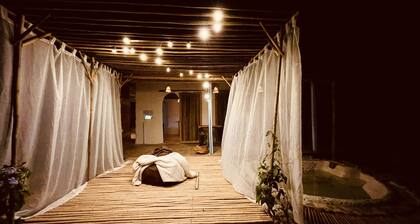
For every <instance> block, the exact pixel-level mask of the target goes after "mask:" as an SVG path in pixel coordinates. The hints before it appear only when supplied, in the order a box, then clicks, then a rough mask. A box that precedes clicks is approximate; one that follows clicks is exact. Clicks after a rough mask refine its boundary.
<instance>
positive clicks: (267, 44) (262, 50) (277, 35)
mask: <svg viewBox="0 0 420 224" xmlns="http://www.w3.org/2000/svg"><path fill="white" fill-rule="evenodd" d="M298 15H299V11H297V12H295V13H294V14H293V15H292V16H291V17H290V19H289V20H288V21H287V22H285V23H284V24H283V26H282V28H281V29H280V31H278V32H276V34H275V35H274V38H273V40H277V42H279V41H281V40H279V37H280V33H281V32H282V31H283V30H284V27H285V26H286V25H287V24H289V23H290V22H292V20H293V19H294V18H295V17H296V16H298ZM269 46H270V43H266V44H265V45H264V47H263V48H262V49H261V50H260V51H258V53H257V54H256V55H255V56H254V57H252V59H251V60H250V61H249V62H248V63H246V64H245V65H244V66H242V68H241V69H240V70H239V71H238V72H236V74H235V75H234V76H235V77H236V76H238V74H239V72H241V71H242V70H244V69H245V68H246V67H248V66H249V65H250V64H251V63H252V62H253V61H254V60H255V59H256V58H258V57H259V56H260V54H261V53H262V52H264V49H265V48H267V47H269Z"/></svg>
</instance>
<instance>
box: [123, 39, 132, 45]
mask: <svg viewBox="0 0 420 224" xmlns="http://www.w3.org/2000/svg"><path fill="white" fill-rule="evenodd" d="M122 41H123V43H124V44H130V43H131V40H130V38H128V37H124V38H123V39H122Z"/></svg>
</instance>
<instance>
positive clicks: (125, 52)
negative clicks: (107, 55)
mask: <svg viewBox="0 0 420 224" xmlns="http://www.w3.org/2000/svg"><path fill="white" fill-rule="evenodd" d="M122 50H123V53H124V54H128V53H129V52H130V50H129V49H128V47H123V49H122Z"/></svg>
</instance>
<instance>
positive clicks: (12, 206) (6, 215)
mask: <svg viewBox="0 0 420 224" xmlns="http://www.w3.org/2000/svg"><path fill="white" fill-rule="evenodd" d="M24 165H25V163H19V164H17V165H16V166H10V165H4V166H3V167H2V168H1V170H0V223H10V222H11V220H13V219H12V218H11V217H10V215H11V214H14V212H15V211H19V209H20V208H22V206H23V205H24V204H25V198H26V197H27V196H28V195H29V186H28V183H27V180H28V177H29V175H30V174H31V172H30V171H29V169H28V168H26V167H25V166H24ZM22 222H23V221H22V220H20V219H19V220H16V221H15V223H22Z"/></svg>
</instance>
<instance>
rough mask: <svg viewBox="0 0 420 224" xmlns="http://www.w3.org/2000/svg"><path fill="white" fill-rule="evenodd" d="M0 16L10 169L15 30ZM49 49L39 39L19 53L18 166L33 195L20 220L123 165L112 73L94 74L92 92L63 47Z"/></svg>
mask: <svg viewBox="0 0 420 224" xmlns="http://www.w3.org/2000/svg"><path fill="white" fill-rule="evenodd" d="M0 9H1V12H2V19H1V21H0V25H1V27H0V71H1V73H0V105H1V106H0V111H1V114H0V147H1V148H0V150H1V151H0V162H2V164H9V163H10V139H11V136H10V126H11V120H12V118H11V115H10V99H11V90H10V86H11V77H12V58H13V50H12V45H11V44H10V43H11V40H12V31H13V25H12V23H11V22H10V21H8V19H7V18H6V17H7V14H5V13H3V10H4V9H3V8H1V7H0ZM53 42H54V41H47V40H40V41H36V42H34V43H32V44H29V45H27V46H24V47H23V49H22V55H21V72H20V74H19V79H20V85H19V94H18V99H19V101H18V106H19V108H20V109H19V111H18V113H19V120H18V127H17V133H18V136H17V160H18V162H26V163H27V166H28V167H29V169H30V170H31V171H32V174H31V176H30V178H29V185H30V191H31V195H30V197H29V198H28V200H27V202H26V204H25V206H24V207H23V208H22V210H21V211H20V212H18V214H17V215H19V216H23V217H25V216H30V215H33V214H35V213H36V212H38V211H40V210H42V209H43V208H45V207H47V206H48V205H50V204H51V203H53V202H54V201H57V200H59V201H63V197H64V198H69V197H68V195H70V194H73V195H74V192H73V193H71V192H72V190H73V189H75V188H78V187H80V186H82V185H83V184H84V183H85V182H86V181H87V174H88V172H89V173H90V174H91V175H90V176H91V177H94V176H97V175H99V174H101V173H103V172H105V171H108V170H111V169H113V168H116V167H118V166H121V165H122V163H123V155H122V136H121V134H122V133H121V114H120V86H119V83H118V79H117V78H116V74H115V72H112V71H111V70H110V69H109V68H107V67H106V66H100V67H99V68H97V69H96V72H95V73H96V75H95V77H94V79H93V84H92V86H93V88H92V90H90V82H89V79H88V78H87V76H86V71H85V68H84V66H83V64H82V63H81V61H80V59H78V58H77V57H76V56H75V53H69V52H67V51H66V50H65V48H64V45H62V46H61V48H60V49H57V48H56V47H55V46H54V44H53ZM87 66H88V67H90V65H87ZM91 91H92V101H93V103H92V108H93V113H92V117H91V119H90V118H89V111H90V97H91ZM90 121H92V132H91V135H90V134H89V122H90ZM89 136H91V147H90V148H91V155H90V157H91V158H90V170H89V171H87V167H88V138H89ZM79 189H81V188H79ZM66 195H67V196H66Z"/></svg>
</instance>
